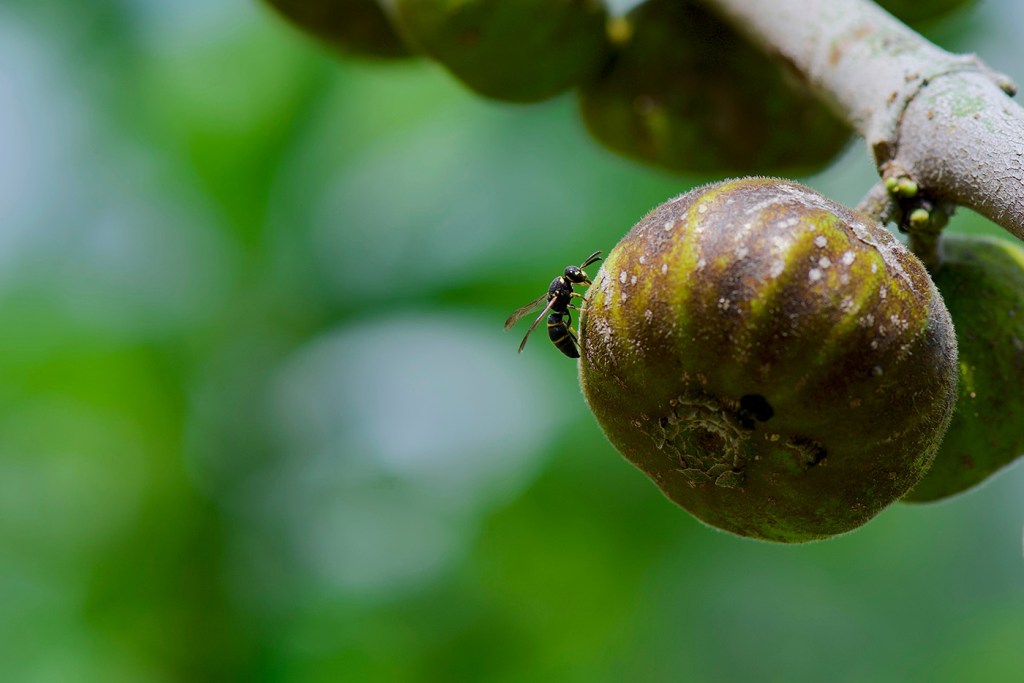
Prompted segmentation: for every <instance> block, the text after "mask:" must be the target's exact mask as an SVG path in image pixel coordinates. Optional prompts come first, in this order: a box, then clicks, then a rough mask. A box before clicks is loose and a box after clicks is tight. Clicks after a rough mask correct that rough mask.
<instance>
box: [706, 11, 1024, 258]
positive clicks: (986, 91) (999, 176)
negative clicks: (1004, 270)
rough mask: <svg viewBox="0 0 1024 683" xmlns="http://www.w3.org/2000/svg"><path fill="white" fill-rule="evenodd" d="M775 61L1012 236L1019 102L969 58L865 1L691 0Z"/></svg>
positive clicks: (888, 154) (1021, 180) (1022, 133)
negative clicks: (735, 30)
mask: <svg viewBox="0 0 1024 683" xmlns="http://www.w3.org/2000/svg"><path fill="white" fill-rule="evenodd" d="M702 2H703V3H704V4H705V5H706V6H707V7H708V8H710V9H712V10H713V11H715V12H716V13H718V14H720V15H721V16H722V17H723V18H724V19H725V20H726V21H728V22H730V23H731V24H732V25H733V26H734V27H735V28H736V29H737V30H738V31H740V32H741V33H743V34H745V35H747V36H748V37H749V38H750V39H751V40H752V41H753V42H754V43H755V44H758V45H760V46H761V47H762V49H763V50H764V51H765V52H766V53H768V54H769V55H771V56H772V57H774V58H776V59H778V60H779V61H781V62H783V63H785V64H786V65H787V66H788V67H790V68H791V69H792V70H793V71H795V72H796V73H797V74H799V75H802V76H803V78H804V79H806V81H807V82H808V83H809V84H810V85H811V86H812V87H813V88H814V89H815V90H816V91H817V92H818V93H819V94H820V95H821V96H822V97H823V98H824V99H826V100H828V101H829V102H830V103H831V104H832V105H833V106H834V107H835V108H836V110H837V111H838V112H839V113H840V115H842V116H843V117H844V118H845V119H846V120H847V121H848V122H849V123H850V124H851V125H852V126H853V127H854V129H855V130H857V131H858V132H859V133H860V134H861V135H862V136H863V137H864V139H865V142H866V144H867V146H868V149H869V150H870V152H871V153H872V155H873V156H874V159H875V161H876V163H877V164H878V165H879V167H880V168H881V167H882V166H883V165H885V164H886V163H887V162H888V163H896V164H898V165H899V166H900V167H902V168H904V169H906V171H907V173H908V175H909V176H911V177H913V178H914V179H915V180H916V181H917V182H918V183H919V184H920V186H921V187H926V188H928V189H929V191H930V192H931V193H932V194H933V196H934V197H935V198H936V199H937V200H939V201H942V202H950V203H953V204H957V205H961V206H967V207H969V208H971V209H973V210H975V211H977V212H978V213H980V214H981V215H983V216H985V217H986V218H988V219H989V220H992V221H993V222H995V223H997V224H999V225H1000V226H1002V227H1003V228H1005V229H1006V230H1008V231H1009V232H1011V233H1013V234H1014V235H1016V236H1017V237H1018V238H1021V239H1024V163H1022V161H1021V159H1022V158H1024V109H1022V108H1021V107H1020V106H1018V105H1017V104H1016V103H1014V102H1013V101H1012V100H1010V95H1011V93H1013V92H1015V90H1016V87H1015V86H1014V84H1013V83H1012V81H1011V80H1010V79H1009V78H1008V77H1006V76H1004V75H1002V74H998V73H996V72H995V71H993V70H992V69H990V68H989V67H988V66H986V65H985V64H984V63H983V62H982V61H981V60H980V59H978V58H977V57H976V56H974V55H955V54H951V53H949V52H946V51H945V50H942V49H940V48H939V47H937V46H935V45H933V44H932V43H930V42H928V41H927V40H926V39H924V38H923V37H922V36H920V35H919V34H918V33H916V32H915V31H913V30H911V29H910V28H908V27H907V26H905V25H903V24H902V23H900V22H899V21H898V20H896V19H895V18H894V17H892V16H891V15H889V14H887V13H886V12H885V11H883V10H882V9H881V8H880V7H878V5H876V4H875V3H873V2H870V0H774V1H773V2H764V1H763V0H702Z"/></svg>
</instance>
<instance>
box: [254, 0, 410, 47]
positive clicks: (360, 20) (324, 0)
mask: <svg viewBox="0 0 1024 683" xmlns="http://www.w3.org/2000/svg"><path fill="white" fill-rule="evenodd" d="M266 2H267V4H269V5H270V6H271V7H273V8H274V9H275V10H277V11H278V13H280V14H281V16H283V17H284V18H285V19H288V20H289V21H290V22H291V23H293V24H294V25H295V26H297V27H298V28H300V29H302V30H303V31H306V32H308V33H311V34H312V35H314V36H316V37H317V38H319V39H320V40H322V41H323V42H325V43H327V44H328V45H330V46H331V47H333V48H336V49H338V50H341V51H342V52H347V53H350V54H357V55H362V56H366V57H378V58H385V59H391V58H396V57H406V56H408V55H409V51H408V50H407V49H406V48H405V45H404V44H403V43H402V41H401V40H400V39H399V37H398V35H397V34H396V33H395V31H394V29H393V28H392V27H391V22H390V20H389V19H388V17H387V16H386V15H385V13H384V10H382V9H381V6H380V5H379V4H378V0H266Z"/></svg>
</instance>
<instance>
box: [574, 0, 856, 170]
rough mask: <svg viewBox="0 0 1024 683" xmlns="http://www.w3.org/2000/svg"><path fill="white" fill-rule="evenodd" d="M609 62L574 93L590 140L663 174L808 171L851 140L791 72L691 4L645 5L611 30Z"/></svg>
mask: <svg viewBox="0 0 1024 683" xmlns="http://www.w3.org/2000/svg"><path fill="white" fill-rule="evenodd" d="M615 25H616V26H617V30H615V31H613V34H615V35H617V36H619V39H618V40H617V41H616V42H617V45H618V49H617V53H616V55H615V57H614V58H613V62H612V66H611V67H610V68H609V69H608V70H606V71H605V72H603V74H602V76H601V77H600V78H597V79H595V80H593V81H591V82H589V83H587V84H586V85H585V86H584V87H583V88H581V90H580V93H579V101H580V111H581V114H582V117H583V121H584V123H585V124H586V126H587V129H588V130H589V131H590V133H591V135H592V136H593V137H594V138H595V139H597V140H598V141H600V142H601V143H603V144H604V145H606V146H607V147H609V148H610V149H612V150H614V151H616V152H618V153H620V154H623V155H625V156H627V157H631V158H634V159H637V160H638V161H641V162H644V163H648V164H653V165H655V166H661V167H663V168H666V169H669V170H673V171H679V172H686V173H702V172H713V173H716V174H723V173H744V174H746V173H759V174H764V173H783V174H786V175H791V174H797V173H806V172H810V171H813V170H815V169H818V168H820V167H822V166H825V165H826V164H828V163H829V162H830V161H831V160H832V159H833V158H834V157H835V156H836V154H837V153H838V152H839V151H840V150H841V149H842V148H843V147H844V145H846V143H847V141H848V140H849V139H850V130H849V128H848V127H847V125H846V124H845V123H843V122H842V121H840V120H839V118H838V117H837V116H836V115H835V114H833V113H832V112H831V111H830V110H829V109H828V108H827V107H826V106H825V105H824V104H822V103H821V102H820V101H819V100H818V99H817V98H816V97H815V95H814V94H813V93H812V92H811V90H810V88H809V87H807V86H806V84H805V83H803V82H802V81H800V80H798V78H797V76H796V75H795V74H793V73H792V72H787V71H785V70H784V69H783V68H782V67H781V66H780V65H778V64H776V63H773V62H772V61H771V60H770V59H769V58H768V57H767V56H766V55H765V54H764V53H763V52H761V51H759V50H758V49H756V48H755V47H754V46H753V45H751V44H750V43H748V42H747V41H746V40H745V39H744V38H742V37H741V36H739V35H738V34H737V33H736V32H735V31H733V30H732V29H731V28H730V27H729V26H728V25H726V24H725V23H724V22H722V21H721V20H720V19H718V18H717V17H715V16H714V15H712V14H711V13H709V12H708V11H707V10H705V9H704V8H703V7H702V6H701V5H700V4H699V3H697V2H695V1H693V0H648V1H647V2H644V3H643V4H642V5H639V6H638V7H636V8H635V9H633V10H632V11H631V12H630V13H628V14H627V15H626V16H625V17H624V18H623V19H622V20H621V21H620V22H618V23H617V24H615Z"/></svg>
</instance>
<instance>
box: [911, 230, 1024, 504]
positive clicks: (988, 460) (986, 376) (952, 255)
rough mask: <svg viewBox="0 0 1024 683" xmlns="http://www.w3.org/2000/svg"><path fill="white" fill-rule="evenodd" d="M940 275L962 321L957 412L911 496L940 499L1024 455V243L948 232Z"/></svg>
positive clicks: (940, 282)
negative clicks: (1022, 244) (1021, 245)
mask: <svg viewBox="0 0 1024 683" xmlns="http://www.w3.org/2000/svg"><path fill="white" fill-rule="evenodd" d="M942 253H943V259H942V264H941V265H940V266H939V267H938V269H937V270H936V272H935V273H934V280H935V284H936V286H937V287H938V288H939V292H940V293H941V294H942V297H943V299H945V301H946V307H947V308H948V309H949V313H950V315H951V316H952V318H953V325H954V326H955V327H956V338H957V344H958V346H959V349H960V362H959V371H960V382H959V389H958V391H957V394H958V395H957V404H956V410H955V411H954V413H953V419H952V421H951V422H950V423H949V430H948V431H947V432H946V438H945V439H943V441H942V445H941V446H940V447H939V450H938V453H937V454H936V455H935V462H934V463H933V464H932V467H931V469H930V470H929V471H928V474H926V475H925V476H924V478H923V479H922V480H921V481H920V483H918V484H917V486H915V487H914V489H913V490H912V491H911V492H910V493H909V494H908V495H907V496H906V497H905V498H904V500H905V501H908V502H924V501H932V500H939V499H942V498H946V497H948V496H952V495H954V494H956V493H960V492H961V491H965V490H966V489H969V488H971V487H972V486H976V485H977V484H980V483H981V482H983V481H985V480H986V479H987V478H988V477H990V476H991V475H992V474H994V473H995V472H996V471H997V470H999V469H1000V468H1002V467H1004V466H1006V465H1008V464H1009V463H1010V462H1012V461H1013V460H1014V459H1016V458H1017V457H1018V456H1019V455H1021V454H1022V453H1024V393H1022V392H1024V249H1022V248H1021V247H1020V246H1019V245H1018V244H1015V243H1011V242H1007V241H1005V240H994V239H988V238H981V237H968V236H960V235H946V236H945V237H943V241H942Z"/></svg>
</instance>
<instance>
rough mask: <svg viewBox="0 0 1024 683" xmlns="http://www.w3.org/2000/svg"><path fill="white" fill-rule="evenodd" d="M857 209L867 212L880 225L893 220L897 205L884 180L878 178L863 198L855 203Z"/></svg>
mask: <svg viewBox="0 0 1024 683" xmlns="http://www.w3.org/2000/svg"><path fill="white" fill-rule="evenodd" d="M857 210H858V211H860V212H861V213H863V214H867V215H868V216H870V217H871V218H873V219H875V220H876V221H878V222H879V223H881V224H882V225H885V224H887V223H889V222H890V221H892V220H895V216H896V211H897V206H896V202H895V200H894V199H893V198H892V195H891V194H890V193H889V189H888V188H887V187H886V184H885V181H883V180H879V181H878V182H877V183H875V184H874V185H872V186H871V189H870V190H868V192H867V194H865V195H864V198H863V199H861V200H860V202H859V203H858V204H857Z"/></svg>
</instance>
